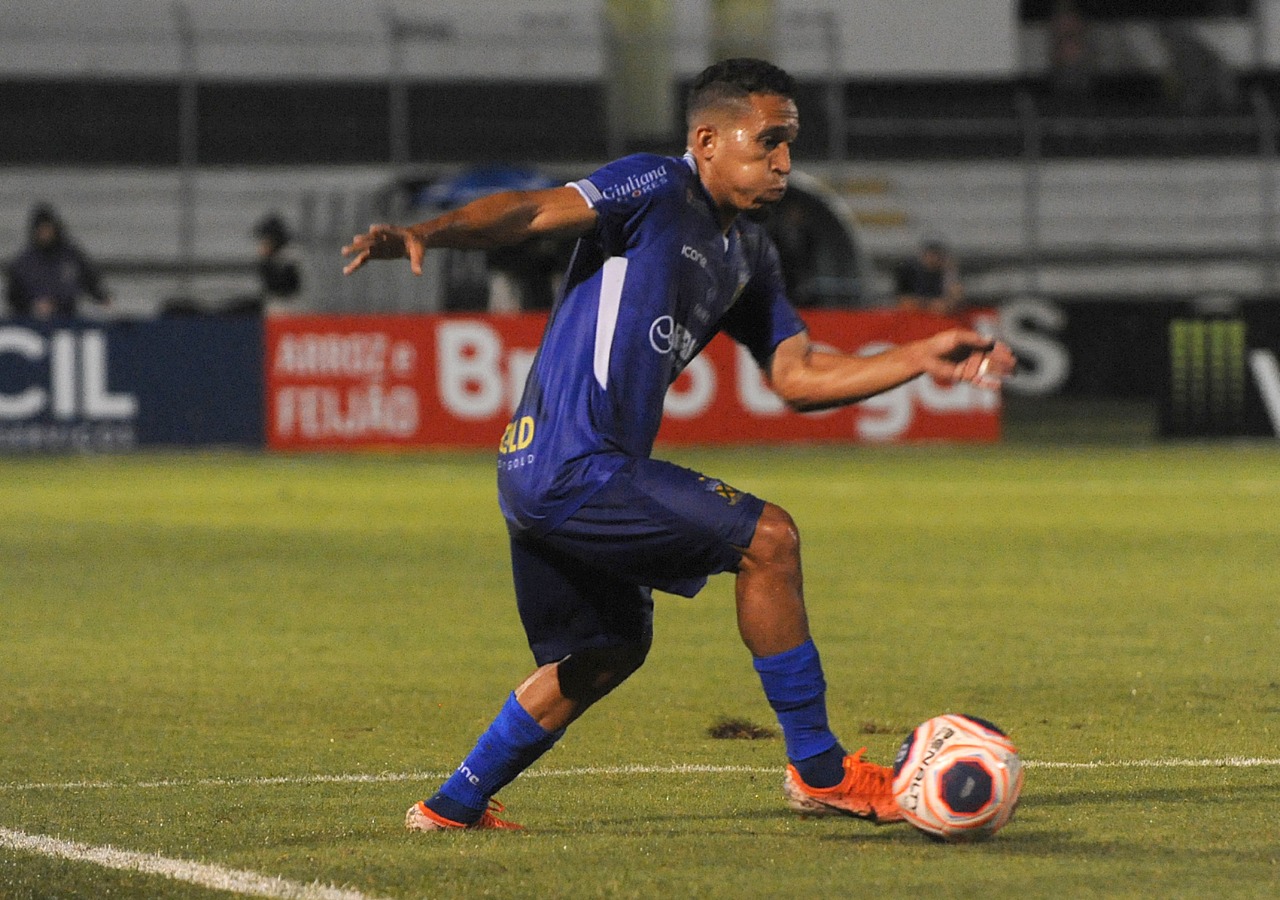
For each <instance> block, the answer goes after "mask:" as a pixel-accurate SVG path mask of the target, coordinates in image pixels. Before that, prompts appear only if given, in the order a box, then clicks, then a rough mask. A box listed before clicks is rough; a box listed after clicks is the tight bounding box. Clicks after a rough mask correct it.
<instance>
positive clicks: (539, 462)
mask: <svg viewBox="0 0 1280 900" xmlns="http://www.w3.org/2000/svg"><path fill="white" fill-rule="evenodd" d="M573 186H574V187H576V188H577V189H578V190H579V191H580V192H581V193H582V195H583V196H584V197H585V198H586V200H587V202H588V203H589V204H591V206H592V207H593V208H594V209H595V211H596V212H597V213H598V219H597V223H596V226H595V228H594V230H593V231H592V232H591V233H590V234H587V235H586V236H584V237H583V238H581V239H580V240H579V241H578V245H577V247H576V248H575V250H574V254H573V259H572V261H571V262H570V264H569V270H568V273H567V275H566V279H565V284H564V288H563V292H562V295H561V297H560V299H559V301H558V302H557V304H556V306H555V308H554V309H553V310H552V311H551V316H550V319H549V321H548V323H547V329H546V333H545V334H544V335H543V338H542V344H541V346H540V347H539V348H538V354H537V357H536V358H535V359H534V362H533V366H532V368H531V369H530V372H529V377H528V380H527V381H526V383H525V390H524V395H523V397H522V398H521V401H520V405H519V406H518V407H517V409H516V411H515V414H514V416H513V417H512V420H511V424H510V425H509V426H508V427H507V430H506V433H505V434H504V435H503V437H502V441H501V445H500V447H499V456H498V488H499V501H500V503H501V506H502V511H503V514H504V515H505V516H506V518H507V521H508V522H509V523H510V525H511V527H512V528H513V530H514V531H515V532H517V533H519V532H525V531H531V532H533V533H544V532H546V531H549V530H550V529H552V528H554V527H555V526H556V525H558V524H560V523H561V522H563V521H564V520H565V519H566V518H568V517H569V516H570V515H572V514H573V512H574V510H576V509H577V508H578V507H579V506H580V505H581V504H582V503H583V502H584V501H585V500H586V499H587V498H588V497H590V496H591V495H592V494H593V493H594V492H596V491H598V490H599V489H600V488H601V487H602V486H603V485H604V483H605V482H606V481H608V480H609V477H610V476H611V475H613V474H614V472H616V471H617V470H618V469H619V467H621V466H622V465H623V463H625V462H626V460H627V459H628V458H632V457H647V456H648V455H649V454H650V452H651V451H652V449H653V441H654V438H655V436H656V435H657V433H658V426H659V425H660V424H661V421H662V406H663V401H664V399H665V397H666V393H667V388H668V387H670V385H671V383H672V382H673V381H675V379H676V376H677V375H679V374H680V372H681V371H682V370H683V369H684V367H685V366H687V365H688V364H689V361H690V360H691V359H693V357H695V356H696V355H697V354H698V353H699V352H700V351H701V350H702V348H703V347H705V346H706V345H707V343H708V342H709V341H710V340H711V339H712V338H713V337H714V336H715V335H716V334H717V333H718V332H720V331H725V332H727V333H728V334H729V335H730V336H732V337H733V338H734V339H735V340H737V341H739V342H740V343H742V344H743V345H745V346H746V347H747V348H748V349H749V350H750V352H751V354H752V356H753V357H754V358H755V360H756V362H757V363H758V364H760V365H761V366H762V367H763V366H765V365H767V363H768V361H769V359H770V357H771V356H772V355H773V351H774V349H775V348H776V347H777V346H778V344H779V343H781V342H782V341H784V340H786V339H787V338H789V337H791V336H792V335H795V334H798V333H799V332H801V331H803V330H804V324H803V323H802V322H801V321H800V318H799V316H797V315H796V312H795V310H794V309H793V308H792V306H791V304H790V303H789V302H788V301H787V299H786V294H785V290H784V288H783V281H782V273H781V268H780V266H779V263H778V252H777V250H776V249H775V248H774V246H773V243H772V241H770V240H769V238H768V236H767V235H766V233H765V231H764V228H763V227H762V226H760V225H758V224H756V223H753V222H748V221H744V220H742V219H741V218H739V219H738V220H737V221H736V222H735V223H734V225H733V227H732V228H731V229H730V230H729V233H728V235H725V234H724V233H723V232H722V231H721V228H720V225H719V222H718V220H717V218H716V215H715V209H714V206H713V204H712V201H711V198H710V196H709V195H708V194H707V192H706V190H705V189H704V188H703V186H702V182H701V181H700V179H699V178H698V174H697V169H696V166H695V164H694V160H693V157H692V156H690V155H686V156H684V157H683V158H672V157H665V156H655V155H651V154H638V155H635V156H628V157H625V158H623V159H620V160H617V161H616V162H613V163H610V164H609V165H606V166H605V167H603V168H602V169H600V170H598V171H597V172H595V173H594V174H592V175H590V176H589V177H587V178H584V179H582V180H581V181H577V182H574V183H573Z"/></svg>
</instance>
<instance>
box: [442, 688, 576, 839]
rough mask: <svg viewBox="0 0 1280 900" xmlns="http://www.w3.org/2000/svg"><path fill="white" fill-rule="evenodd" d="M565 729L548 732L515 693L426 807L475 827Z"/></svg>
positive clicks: (447, 817) (558, 738)
mask: <svg viewBox="0 0 1280 900" xmlns="http://www.w3.org/2000/svg"><path fill="white" fill-rule="evenodd" d="M563 734H564V729H563V728H561V729H560V730H558V731H547V730H546V729H545V728H543V727H542V726H541V725H539V724H538V723H537V720H535V719H534V718H533V716H531V715H529V713H527V712H526V711H525V708H524V707H523V706H521V705H520V703H519V702H518V701H517V700H516V695H515V693H514V692H512V694H511V696H509V697H508V698H507V702H506V703H505V704H503V706H502V710H501V711H500V712H499V713H498V716H497V718H495V719H494V720H493V722H492V723H491V724H490V725H489V727H488V729H487V730H486V731H485V733H484V734H482V735H481V736H480V740H478V741H476V745H475V747H474V748H472V750H471V752H470V753H469V754H467V758H466V759H464V760H463V761H462V764H461V765H460V766H458V768H457V770H456V771H455V772H454V773H453V774H452V775H450V776H449V779H448V780H447V781H445V783H444V784H443V785H441V786H440V790H439V791H437V792H436V794H435V796H433V797H432V798H431V799H430V800H428V801H427V806H429V807H431V809H432V810H434V811H435V812H437V813H439V814H440V815H442V816H444V817H445V818H446V819H452V820H453V821H455V822H462V823H464V824H468V825H469V824H471V823H472V822H475V821H476V820H477V819H479V818H480V816H481V815H483V814H484V810H485V808H486V807H487V806H488V805H489V798H490V797H492V796H493V795H494V794H496V793H497V792H498V791H499V790H501V789H502V788H504V787H506V786H507V785H508V784H510V783H511V782H512V781H513V780H514V779H515V777H516V776H517V775H519V774H520V773H521V772H523V771H524V770H525V769H527V768H528V767H529V766H531V765H533V763H534V762H535V761H536V760H537V759H538V757H540V756H541V755H542V754H544V753H546V752H547V751H548V750H550V749H551V746H552V745H553V744H555V742H556V741H558V740H560V737H561V735H563Z"/></svg>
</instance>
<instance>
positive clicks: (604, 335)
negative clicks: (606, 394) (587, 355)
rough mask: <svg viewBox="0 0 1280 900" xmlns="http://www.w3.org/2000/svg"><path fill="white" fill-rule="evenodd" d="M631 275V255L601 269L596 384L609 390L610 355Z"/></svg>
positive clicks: (608, 262)
mask: <svg viewBox="0 0 1280 900" xmlns="http://www.w3.org/2000/svg"><path fill="white" fill-rule="evenodd" d="M626 277H627V258H626V257H625V256H611V257H609V258H608V259H606V260H605V261H604V267H603V268H602V269H601V270H600V306H599V308H598V309H597V310H596V352H595V373H596V383H597V384H599V385H600V387H602V388H604V389H605V390H608V389H609V356H610V355H611V354H612V353H613V332H614V330H615V329H616V328H617V327H618V308H619V306H621V304H622V283H623V281H625V280H626Z"/></svg>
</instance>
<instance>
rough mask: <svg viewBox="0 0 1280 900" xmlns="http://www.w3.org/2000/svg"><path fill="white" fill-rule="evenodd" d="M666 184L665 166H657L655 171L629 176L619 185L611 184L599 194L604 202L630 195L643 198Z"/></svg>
mask: <svg viewBox="0 0 1280 900" xmlns="http://www.w3.org/2000/svg"><path fill="white" fill-rule="evenodd" d="M666 183H667V169H666V166H659V167H658V168H656V169H650V170H649V171H648V172H644V173H642V174H640V175H631V176H629V177H628V178H627V180H626V181H623V182H621V183H620V184H611V185H609V186H608V187H607V188H605V189H604V190H602V191H601V192H600V195H601V196H602V197H604V198H605V199H606V200H616V199H618V198H619V197H625V196H627V195H630V196H632V197H643V196H644V195H645V194H648V193H650V192H652V191H655V190H657V189H658V188H660V187H662V185H664V184H666Z"/></svg>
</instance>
